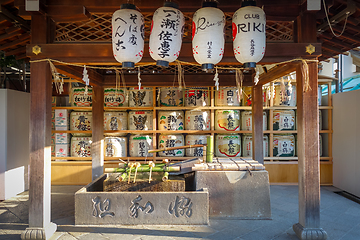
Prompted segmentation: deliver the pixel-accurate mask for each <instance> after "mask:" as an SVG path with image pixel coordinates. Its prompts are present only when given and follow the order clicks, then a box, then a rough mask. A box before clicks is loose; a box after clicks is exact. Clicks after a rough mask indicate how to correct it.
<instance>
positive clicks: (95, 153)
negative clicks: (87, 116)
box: [91, 86, 104, 180]
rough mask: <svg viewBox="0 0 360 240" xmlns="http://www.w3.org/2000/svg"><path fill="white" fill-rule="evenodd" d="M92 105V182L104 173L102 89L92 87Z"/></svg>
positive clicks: (100, 87)
mask: <svg viewBox="0 0 360 240" xmlns="http://www.w3.org/2000/svg"><path fill="white" fill-rule="evenodd" d="M92 99H93V103H92V116H93V117H92V126H93V127H92V144H91V157H92V161H91V164H92V180H95V179H96V178H98V177H100V176H101V175H102V174H103V173H104V88H103V87H102V86H94V87H93V98H92Z"/></svg>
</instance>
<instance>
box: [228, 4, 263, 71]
mask: <svg viewBox="0 0 360 240" xmlns="http://www.w3.org/2000/svg"><path fill="white" fill-rule="evenodd" d="M232 21H233V22H232V32H233V43H234V54H235V58H236V60H238V61H239V62H241V63H243V64H244V67H246V68H248V67H255V66H256V63H257V62H259V61H260V60H261V59H262V58H263V57H264V54H265V45H266V35H265V34H266V16H265V12H264V11H263V10H262V9H261V8H259V7H256V3H255V1H244V2H243V4H242V7H241V8H240V9H239V10H237V11H236V12H235V13H234V16H233V20H232Z"/></svg>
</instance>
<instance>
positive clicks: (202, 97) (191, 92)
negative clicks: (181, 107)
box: [185, 87, 209, 107]
mask: <svg viewBox="0 0 360 240" xmlns="http://www.w3.org/2000/svg"><path fill="white" fill-rule="evenodd" d="M205 106H209V89H208V88H200V87H199V88H187V89H186V90H185V107H205Z"/></svg>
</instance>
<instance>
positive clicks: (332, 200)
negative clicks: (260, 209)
mask: <svg viewBox="0 0 360 240" xmlns="http://www.w3.org/2000/svg"><path fill="white" fill-rule="evenodd" d="M79 188H80V186H53V187H52V221H53V222H54V223H56V224H57V225H58V230H57V232H56V233H55V234H54V235H53V237H52V238H51V239H52V240H55V239H59V240H74V239H84V240H91V239H96V240H102V239H122V240H126V239H156V240H161V239H178V240H180V239H200V238H203V239H221V240H226V239H249V240H261V239H266V240H269V239H277V240H282V239H297V237H296V235H295V233H294V232H293V230H292V225H293V224H295V223H297V222H298V187H297V186H271V187H270V194H271V210H272V220H218V219H210V225H209V226H174V225H166V226H159V225H157V226H152V225H137V226H124V225H121V226H109V227H96V226H74V222H75V220H74V192H76V191H77V190H78V189H79ZM334 191H339V189H336V188H334V187H322V188H321V227H322V228H323V229H324V230H325V231H326V232H327V234H328V239H331V240H337V239H342V240H359V239H360V204H359V203H356V202H354V201H351V200H349V199H347V198H345V197H342V196H340V195H338V194H336V193H334ZM28 204H29V203H28V192H24V193H22V194H19V195H18V196H17V197H14V198H11V199H8V200H6V201H3V202H0V240H4V239H20V234H21V233H22V232H23V231H24V230H25V228H26V227H28Z"/></svg>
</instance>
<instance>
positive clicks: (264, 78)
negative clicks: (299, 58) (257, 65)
mask: <svg viewBox="0 0 360 240" xmlns="http://www.w3.org/2000/svg"><path fill="white" fill-rule="evenodd" d="M298 64H299V63H298V62H290V63H286V64H284V65H281V66H278V67H274V68H272V69H270V70H268V72H267V73H264V74H262V75H261V76H260V77H259V83H258V84H260V85H264V84H266V83H269V82H271V81H273V80H275V79H278V78H280V77H283V76H285V75H287V74H289V73H291V72H294V71H295V70H296V66H297V65H298Z"/></svg>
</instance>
